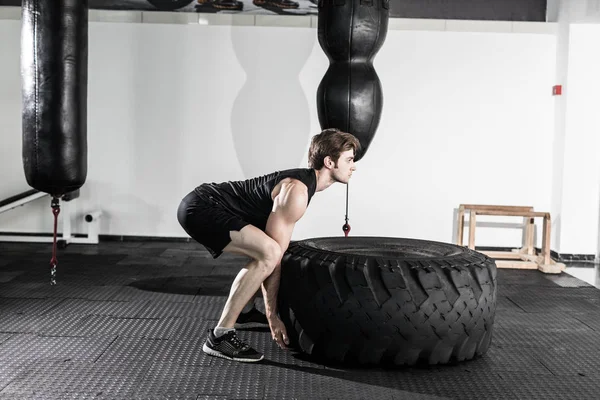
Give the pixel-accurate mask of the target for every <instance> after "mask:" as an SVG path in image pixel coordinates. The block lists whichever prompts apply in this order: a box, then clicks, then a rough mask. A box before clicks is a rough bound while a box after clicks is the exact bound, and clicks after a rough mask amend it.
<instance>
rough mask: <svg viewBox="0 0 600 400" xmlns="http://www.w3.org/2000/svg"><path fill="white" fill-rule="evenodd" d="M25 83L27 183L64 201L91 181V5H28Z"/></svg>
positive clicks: (70, 0) (57, 1)
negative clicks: (89, 178)
mask: <svg viewBox="0 0 600 400" xmlns="http://www.w3.org/2000/svg"><path fill="white" fill-rule="evenodd" d="M22 17H23V19H22V28H21V79H22V100H23V110H22V113H23V114H22V122H23V147H22V150H23V166H24V169H25V177H26V179H27V183H29V185H30V186H31V187H33V188H34V189H37V190H39V191H42V192H45V193H48V194H50V195H52V196H53V197H54V198H59V197H61V196H63V195H64V194H66V193H69V192H72V191H75V190H77V189H79V188H80V187H81V186H82V185H83V184H84V182H85V179H86V175H87V62H88V1H87V0H23V2H22Z"/></svg>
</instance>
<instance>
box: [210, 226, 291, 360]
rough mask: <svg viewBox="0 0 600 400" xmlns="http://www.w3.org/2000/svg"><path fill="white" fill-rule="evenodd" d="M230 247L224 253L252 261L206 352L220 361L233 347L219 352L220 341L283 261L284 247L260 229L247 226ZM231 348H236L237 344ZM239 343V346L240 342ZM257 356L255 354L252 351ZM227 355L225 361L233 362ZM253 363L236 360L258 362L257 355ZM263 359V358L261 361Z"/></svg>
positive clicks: (237, 283) (242, 272) (234, 286)
mask: <svg viewBox="0 0 600 400" xmlns="http://www.w3.org/2000/svg"><path fill="white" fill-rule="evenodd" d="M230 234H231V243H229V244H228V245H227V246H226V247H225V249H224V250H223V251H225V252H229V253H235V254H242V255H246V256H248V257H250V258H251V259H252V260H251V261H250V262H249V263H248V264H247V265H246V266H245V267H244V268H242V269H241V270H240V272H239V273H238V275H237V276H236V278H235V280H234V282H233V284H232V285H231V290H230V291H229V297H228V299H227V302H226V303H225V307H224V308H223V312H222V314H221V318H220V319H219V322H218V324H217V326H216V327H215V329H214V334H213V335H212V338H211V337H209V339H208V341H207V343H206V344H205V345H204V347H203V349H204V351H205V352H207V353H209V354H211V355H215V356H218V357H224V353H223V352H227V351H228V349H230V348H231V346H229V347H227V346H225V345H224V346H225V347H223V349H222V350H220V349H219V344H218V342H219V340H220V339H221V337H222V336H223V337H226V336H225V335H227V334H229V332H231V331H233V330H234V326H235V322H236V320H237V319H238V317H239V315H240V313H241V311H242V309H243V308H244V306H245V305H246V304H248V302H249V301H250V300H251V299H253V298H254V296H255V295H256V293H257V292H258V290H259V289H260V288H261V285H262V283H263V282H264V280H265V279H267V278H268V277H269V275H271V273H272V272H273V270H274V269H275V267H276V266H277V264H278V263H279V260H280V258H281V253H282V252H281V247H279V244H278V243H277V242H276V241H274V240H273V239H271V238H270V237H269V236H267V235H266V234H265V233H264V232H263V231H261V230H260V229H258V228H256V227H254V226H252V225H247V226H246V227H244V228H243V229H242V230H241V231H239V232H236V231H232V232H231V233H230ZM231 343H232V345H235V346H239V345H236V344H235V342H234V341H232V342H231ZM238 343H239V342H238ZM251 351H253V352H254V350H252V349H251ZM230 357H231V356H229V355H227V356H226V357H225V358H230ZM252 357H254V359H249V358H245V357H244V356H243V355H242V356H240V357H236V356H234V357H233V359H236V360H238V361H258V359H256V357H257V353H255V352H254V353H253V354H252ZM260 359H262V356H261V357H260Z"/></svg>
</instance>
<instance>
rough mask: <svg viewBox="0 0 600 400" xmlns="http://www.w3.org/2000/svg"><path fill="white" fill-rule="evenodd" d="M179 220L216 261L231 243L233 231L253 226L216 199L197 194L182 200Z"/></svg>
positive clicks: (178, 212) (189, 195) (178, 215)
mask: <svg viewBox="0 0 600 400" xmlns="http://www.w3.org/2000/svg"><path fill="white" fill-rule="evenodd" d="M177 219H178V220H179V223H180V224H181V227H182V228H183V229H184V230H185V231H186V232H187V234H188V235H190V236H191V237H192V239H194V240H196V241H197V242H198V243H200V244H202V245H203V246H204V247H206V248H207V250H208V251H209V252H210V253H211V254H212V256H213V258H217V257H219V256H220V255H221V254H222V253H223V249H224V248H225V246H227V245H228V244H229V242H231V236H230V235H229V232H230V231H240V230H242V228H243V227H245V226H246V225H249V224H250V223H249V222H246V221H244V220H242V219H241V218H239V217H238V216H236V215H234V214H233V213H231V212H229V211H228V210H226V209H225V208H223V207H222V206H221V205H219V203H217V201H216V200H214V199H213V198H212V196H210V195H207V196H206V197H201V196H199V195H198V194H197V193H196V192H194V191H192V192H190V193H189V194H188V195H186V196H185V197H184V198H183V200H181V203H180V204H179V208H178V209H177Z"/></svg>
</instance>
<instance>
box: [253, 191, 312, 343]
mask: <svg viewBox="0 0 600 400" xmlns="http://www.w3.org/2000/svg"><path fill="white" fill-rule="evenodd" d="M307 202H308V190H307V188H306V185H304V184H302V183H298V182H293V181H292V182H291V183H286V184H284V185H283V186H282V188H281V191H280V192H279V194H278V195H277V197H276V198H275V200H274V203H273V211H272V212H271V215H270V217H269V220H268V221H267V227H266V230H265V232H266V234H267V235H269V236H270V237H271V238H273V239H274V240H275V241H276V242H277V243H278V244H279V246H280V247H281V254H282V255H283V254H284V253H285V252H286V250H287V248H288V246H289V244H290V240H291V237H292V232H293V230H294V226H295V224H296V222H298V220H299V219H300V218H301V217H302V216H303V215H304V212H305V211H306V206H307ZM280 277H281V259H280V260H278V262H277V266H276V267H275V269H274V270H273V273H272V274H271V275H270V276H269V277H268V278H267V279H266V280H265V281H264V282H263V284H262V289H263V295H264V298H265V311H266V315H267V318H268V319H269V324H270V325H271V331H272V333H273V335H274V338H276V337H277V336H278V335H279V334H280V333H281V334H283V336H285V338H284V337H280V339H284V340H285V339H287V335H286V334H285V333H286V332H285V327H283V324H281V323H280V320H279V317H278V316H277V311H278V310H277V295H278V293H279V281H280ZM274 322H275V323H274ZM274 328H275V329H274ZM274 330H275V331H274ZM279 330H282V332H279ZM280 345H281V344H280Z"/></svg>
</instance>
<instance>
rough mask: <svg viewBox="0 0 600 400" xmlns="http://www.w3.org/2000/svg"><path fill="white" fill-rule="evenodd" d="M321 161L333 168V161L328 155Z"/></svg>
mask: <svg viewBox="0 0 600 400" xmlns="http://www.w3.org/2000/svg"><path fill="white" fill-rule="evenodd" d="M323 163H324V164H325V166H326V167H327V168H329V169H331V168H333V166H334V162H333V160H332V159H331V157H330V156H327V157H325V159H324V160H323Z"/></svg>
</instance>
